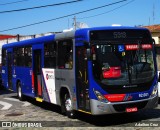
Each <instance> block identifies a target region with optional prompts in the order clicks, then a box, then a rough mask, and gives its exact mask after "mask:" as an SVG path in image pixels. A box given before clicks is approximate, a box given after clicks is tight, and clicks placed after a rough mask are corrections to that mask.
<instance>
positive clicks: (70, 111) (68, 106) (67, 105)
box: [64, 93, 75, 118]
mask: <svg viewBox="0 0 160 130" xmlns="http://www.w3.org/2000/svg"><path fill="white" fill-rule="evenodd" d="M64 106H65V111H66V115H67V116H68V117H69V118H75V111H74V110H73V109H72V101H71V98H70V96H69V93H66V94H65V95H64Z"/></svg>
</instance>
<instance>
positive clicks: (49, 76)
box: [46, 74, 54, 80]
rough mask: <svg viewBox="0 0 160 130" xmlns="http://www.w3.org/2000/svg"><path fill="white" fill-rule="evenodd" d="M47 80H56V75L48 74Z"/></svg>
mask: <svg viewBox="0 0 160 130" xmlns="http://www.w3.org/2000/svg"><path fill="white" fill-rule="evenodd" d="M46 79H47V80H49V79H54V75H49V74H46Z"/></svg>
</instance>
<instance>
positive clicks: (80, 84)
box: [76, 47, 90, 112]
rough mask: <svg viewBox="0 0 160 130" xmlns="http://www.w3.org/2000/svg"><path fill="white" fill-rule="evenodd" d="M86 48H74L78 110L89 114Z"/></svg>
mask: <svg viewBox="0 0 160 130" xmlns="http://www.w3.org/2000/svg"><path fill="white" fill-rule="evenodd" d="M87 64H88V62H87V59H86V48H85V47H76V91H77V100H78V109H80V110H83V111H87V112H90V102H89V101H90V100H89V84H88V65H87Z"/></svg>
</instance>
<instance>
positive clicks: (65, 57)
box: [2, 26, 158, 118]
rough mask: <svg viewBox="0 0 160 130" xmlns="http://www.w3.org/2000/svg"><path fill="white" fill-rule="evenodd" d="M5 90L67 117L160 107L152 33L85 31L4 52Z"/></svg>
mask: <svg viewBox="0 0 160 130" xmlns="http://www.w3.org/2000/svg"><path fill="white" fill-rule="evenodd" d="M2 84H3V86H5V88H7V89H10V90H13V91H15V92H17V95H18V98H19V99H20V100H24V97H26V96H29V97H32V98H35V99H36V100H37V101H39V102H43V101H45V102H49V103H53V104H56V105H59V106H61V109H62V113H65V114H66V115H67V116H68V117H71V118H72V117H74V116H75V111H80V112H84V113H88V114H91V115H103V114H111V113H123V112H137V111H138V110H140V109H150V108H154V107H156V106H157V105H158V96H157V93H158V92H157V65H156V56H155V51H154V42H153V40H152V38H151V34H150V32H149V30H147V29H145V28H139V27H125V26H119V27H118V26H116V27H113V26H108V27H95V28H83V29H78V30H73V31H69V32H62V33H57V34H53V35H49V36H43V37H40V38H35V39H30V40H25V41H19V42H15V43H10V44H5V45H3V47H2Z"/></svg>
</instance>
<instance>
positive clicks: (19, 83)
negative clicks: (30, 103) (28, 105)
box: [17, 82, 24, 101]
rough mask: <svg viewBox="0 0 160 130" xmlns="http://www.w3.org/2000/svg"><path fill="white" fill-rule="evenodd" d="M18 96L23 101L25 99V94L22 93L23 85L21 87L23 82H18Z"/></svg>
mask: <svg viewBox="0 0 160 130" xmlns="http://www.w3.org/2000/svg"><path fill="white" fill-rule="evenodd" d="M17 96H18V99H19V100H20V101H23V100H24V96H23V94H22V87H21V82H18V83H17Z"/></svg>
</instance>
